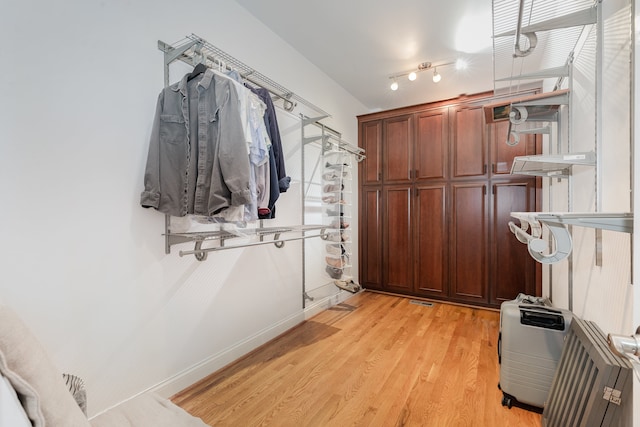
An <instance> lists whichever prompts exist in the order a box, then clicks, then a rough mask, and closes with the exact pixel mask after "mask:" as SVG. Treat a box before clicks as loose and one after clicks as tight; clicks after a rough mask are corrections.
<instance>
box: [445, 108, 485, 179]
mask: <svg viewBox="0 0 640 427" xmlns="http://www.w3.org/2000/svg"><path fill="white" fill-rule="evenodd" d="M453 111H454V113H453V114H454V120H453V122H454V129H453V147H452V150H453V176H454V177H455V178H463V177H469V176H481V175H485V174H486V173H487V159H486V156H487V152H486V151H487V150H486V145H485V138H484V132H485V126H484V112H483V109H482V107H466V106H460V107H456V108H455V109H454V110H453Z"/></svg>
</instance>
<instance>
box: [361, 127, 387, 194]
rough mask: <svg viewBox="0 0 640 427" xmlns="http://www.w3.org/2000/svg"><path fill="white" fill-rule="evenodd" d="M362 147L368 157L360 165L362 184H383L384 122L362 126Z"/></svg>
mask: <svg viewBox="0 0 640 427" xmlns="http://www.w3.org/2000/svg"><path fill="white" fill-rule="evenodd" d="M360 147H361V148H364V150H365V153H366V156H367V157H366V158H365V159H364V160H363V161H362V162H360V163H359V169H360V182H362V184H364V185H369V184H380V183H382V120H374V121H371V122H364V123H362V124H361V126H360Z"/></svg>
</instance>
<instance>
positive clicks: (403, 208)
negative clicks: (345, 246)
mask: <svg viewBox="0 0 640 427" xmlns="http://www.w3.org/2000/svg"><path fill="white" fill-rule="evenodd" d="M411 193H412V187H411V186H407V185H402V186H386V187H384V189H383V199H384V213H383V217H382V221H383V227H382V229H383V240H384V242H385V244H384V247H383V264H382V269H383V271H384V284H385V289H387V290H389V291H395V292H401V293H410V292H411V291H413V250H412V248H413V235H412V233H411Z"/></svg>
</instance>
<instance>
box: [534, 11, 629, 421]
mask: <svg viewBox="0 0 640 427" xmlns="http://www.w3.org/2000/svg"><path fill="white" fill-rule="evenodd" d="M601 7H602V15H603V21H602V25H603V27H602V28H603V39H602V47H603V50H602V53H603V55H602V56H603V58H602V68H601V70H598V71H597V72H598V73H600V72H602V76H603V81H602V91H601V93H599V94H598V91H597V85H596V70H597V66H596V64H597V34H596V29H595V26H594V28H593V29H592V32H591V33H590V34H589V36H588V37H587V38H586V41H585V43H584V45H583V46H582V47H581V49H580V50H579V51H578V52H576V53H577V55H576V58H575V61H574V68H573V81H572V93H571V97H572V102H571V105H570V108H571V112H570V114H571V124H570V130H569V132H570V135H571V139H570V142H571V147H570V150H571V151H572V152H580V151H590V150H596V151H598V161H599V165H598V168H597V169H594V168H586V167H574V169H573V170H574V174H573V176H572V178H571V180H566V181H563V182H562V183H558V182H554V181H551V180H547V179H545V184H546V187H545V190H547V191H549V192H550V199H549V202H548V203H549V205H550V207H551V209H550V210H554V211H564V210H570V211H574V212H594V211H596V210H597V211H601V212H630V211H632V195H631V189H632V188H633V179H632V172H633V170H632V160H631V158H632V155H633V151H632V147H631V145H632V123H633V121H632V111H633V110H632V103H633V100H632V90H633V87H634V86H633V85H632V79H631V73H632V69H631V56H632V38H631V37H632V35H631V32H630V28H631V25H632V19H633V16H632V13H631V12H632V11H631V2H630V1H627V0H610V1H604V2H602V3H601ZM596 122H598V123H599V125H600V126H601V127H600V130H599V132H601V141H602V145H601V147H597V146H596V132H598V128H597V126H596ZM567 142H568V141H567V140H566V139H565V140H564V141H563V149H564V150H567V149H568V147H567ZM549 184H551V188H549V187H548V185H549ZM549 205H547V206H545V208H549ZM572 239H573V252H572V254H571V255H570V259H567V260H564V261H561V262H560V263H558V264H554V265H552V266H551V267H550V268H551V269H552V287H553V301H554V304H555V305H556V306H559V307H563V308H569V307H570V306H571V304H572V309H573V312H574V314H575V315H577V316H579V317H581V318H584V319H588V320H592V321H595V322H596V323H597V324H598V326H599V327H600V328H601V329H602V330H603V332H604V333H605V334H607V333H613V334H623V335H631V334H632V333H633V332H634V331H635V326H634V324H635V323H636V322H637V318H636V321H635V322H634V309H635V311H636V314H635V316H636V317H637V315H638V314H637V313H638V311H639V310H640V308H639V306H638V304H637V302H636V305H635V308H634V287H633V285H632V277H631V274H632V268H631V266H632V259H631V256H632V250H631V249H632V242H631V235H630V234H627V233H618V232H614V231H606V230H605V231H602V238H601V240H600V241H599V239H598V238H597V237H596V231H595V230H594V229H592V228H585V227H573V230H572ZM597 244H601V247H602V250H601V252H602V263H601V264H600V265H598V263H597V260H596V253H597V249H596V247H597ZM636 253H637V248H636ZM547 268H549V267H548V266H545V270H546V269H547ZM636 268H637V267H636ZM635 271H637V270H635ZM547 274H548V272H547V273H545V275H544V277H545V278H546V277H548V276H547ZM571 282H572V284H573V296H572V300H571V301H570V294H569V286H570V283H571ZM635 292H637V290H636V291H635ZM635 394H636V395H638V394H639V393H638V391H637V389H636V390H635ZM636 408H638V406H637V405H636ZM626 411H627V412H626V414H625V415H624V417H625V420H627V421H626V423H625V424H624V425H631V419H632V415H631V412H632V411H633V405H631V404H628V405H626ZM637 411H638V410H637V409H636V412H637ZM634 415H635V420H634V421H635V424H634V425H640V413H637V414H634Z"/></svg>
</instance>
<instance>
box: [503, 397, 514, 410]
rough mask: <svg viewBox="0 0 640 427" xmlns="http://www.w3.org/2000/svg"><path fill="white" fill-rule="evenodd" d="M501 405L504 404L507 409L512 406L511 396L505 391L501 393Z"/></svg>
mask: <svg viewBox="0 0 640 427" xmlns="http://www.w3.org/2000/svg"><path fill="white" fill-rule="evenodd" d="M502 406H506V407H507V408H509V409H511V407H512V406H513V398H512V397H511V396H509V395H508V394H507V393H503V394H502Z"/></svg>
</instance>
